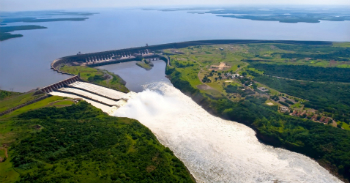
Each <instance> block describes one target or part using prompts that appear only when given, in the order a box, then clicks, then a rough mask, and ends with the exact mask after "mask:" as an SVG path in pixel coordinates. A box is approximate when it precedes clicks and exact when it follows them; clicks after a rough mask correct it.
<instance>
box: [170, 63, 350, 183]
mask: <svg viewBox="0 0 350 183" xmlns="http://www.w3.org/2000/svg"><path fill="white" fill-rule="evenodd" d="M167 73H168V74H170V75H169V76H170V79H171V81H172V83H173V84H174V86H175V87H177V88H179V89H180V90H181V91H183V92H184V93H188V94H190V95H191V96H192V98H193V99H194V100H195V101H196V102H198V103H199V104H201V105H202V106H203V107H204V108H206V109H207V110H209V111H211V112H212V113H214V114H217V115H219V116H222V117H225V118H228V119H230V120H234V121H238V122H241V123H244V124H247V125H249V126H251V127H252V128H254V129H256V131H257V136H258V137H259V138H260V139H261V140H262V141H263V142H265V143H268V144H272V145H274V146H281V147H285V148H287V149H290V150H293V151H296V152H300V153H303V154H305V155H307V156H310V157H312V158H314V159H315V160H317V161H318V162H319V163H320V164H321V165H323V166H325V167H328V168H330V169H331V171H332V172H334V173H338V174H340V175H342V176H344V177H345V178H346V179H348V180H349V179H350V176H349V175H350V141H349V139H350V131H346V130H341V129H339V128H334V127H331V126H326V125H323V124H320V123H315V122H312V121H308V120H306V119H301V118H296V117H292V116H289V115H283V114H281V113H278V112H276V109H275V107H270V106H267V105H265V104H264V103H265V101H266V98H255V97H247V98H246V99H245V100H242V101H239V102H232V101H230V100H228V99H227V98H224V97H222V98H213V97H211V96H210V95H208V94H206V93H203V92H201V91H200V90H198V89H196V88H194V87H193V86H191V84H190V83H189V82H188V81H187V80H186V77H184V75H183V74H182V73H180V72H178V71H177V69H168V71H167Z"/></svg>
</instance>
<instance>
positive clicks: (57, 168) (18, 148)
mask: <svg viewBox="0 0 350 183" xmlns="http://www.w3.org/2000/svg"><path fill="white" fill-rule="evenodd" d="M12 126H14V127H17V128H18V127H21V128H22V130H27V131H22V133H21V134H20V135H18V136H17V138H20V139H19V140H17V141H16V142H15V143H14V144H13V145H12V146H11V150H10V157H9V159H8V160H7V163H9V162H11V163H12V166H13V168H12V170H16V172H18V173H19V178H18V179H17V181H18V182H193V180H192V178H191V176H190V174H189V172H188V171H187V170H186V168H185V166H184V165H183V163H182V162H181V161H179V160H178V159H177V158H176V157H175V156H174V155H173V153H172V152H171V151H170V150H169V149H168V148H165V147H164V146H162V145H161V144H160V143H159V142H158V140H157V139H156V137H155V136H154V135H153V134H152V133H151V131H150V130H148V129H147V128H146V127H144V126H143V125H141V124H140V123H139V122H137V121H136V120H132V119H127V118H116V117H110V116H108V115H106V114H104V113H103V112H101V111H100V110H99V109H96V108H94V107H92V106H91V105H89V104H88V103H86V102H80V103H78V104H76V105H72V106H70V107H65V108H55V107H49V108H43V109H39V110H35V111H29V112H27V113H23V114H20V115H19V116H18V118H14V119H12ZM28 132H30V133H28ZM5 163H6V162H5ZM0 170H1V169H0ZM7 173H8V175H10V173H9V172H7ZM0 175H3V176H4V172H1V173H0ZM3 176H0V178H4V177H3ZM5 180H6V179H5ZM13 180H15V179H14V178H13V179H12V181H13Z"/></svg>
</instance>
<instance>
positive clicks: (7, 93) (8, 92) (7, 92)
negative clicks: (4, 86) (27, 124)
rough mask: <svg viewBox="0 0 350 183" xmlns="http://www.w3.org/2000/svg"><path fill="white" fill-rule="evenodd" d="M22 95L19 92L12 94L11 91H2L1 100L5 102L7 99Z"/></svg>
mask: <svg viewBox="0 0 350 183" xmlns="http://www.w3.org/2000/svg"><path fill="white" fill-rule="evenodd" d="M20 94H21V93H19V92H11V91H5V90H0V100H4V99H6V98H10V97H13V96H16V95H20Z"/></svg>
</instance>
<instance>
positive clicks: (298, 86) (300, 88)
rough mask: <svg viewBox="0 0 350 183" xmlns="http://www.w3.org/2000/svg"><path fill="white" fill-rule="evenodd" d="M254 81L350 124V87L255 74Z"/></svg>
mask: <svg viewBox="0 0 350 183" xmlns="http://www.w3.org/2000/svg"><path fill="white" fill-rule="evenodd" d="M254 80H256V81H258V82H260V83H263V84H265V85H267V86H269V87H271V88H274V89H276V90H279V91H281V92H283V93H287V94H289V95H292V96H296V97H300V98H304V99H306V100H308V102H306V103H305V106H306V107H310V108H314V109H318V110H321V111H324V112H326V113H329V115H330V116H331V117H333V118H334V119H336V120H340V121H344V122H346V123H350V113H349V111H350V85H349V84H337V83H318V82H308V81H295V80H287V79H280V78H274V77H269V76H264V75H258V74H255V78H254Z"/></svg>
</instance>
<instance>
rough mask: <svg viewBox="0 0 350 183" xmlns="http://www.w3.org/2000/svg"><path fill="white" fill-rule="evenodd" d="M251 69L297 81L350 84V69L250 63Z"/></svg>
mask: <svg viewBox="0 0 350 183" xmlns="http://www.w3.org/2000/svg"><path fill="white" fill-rule="evenodd" d="M250 67H253V68H256V69H258V70H261V71H264V74H266V75H271V76H278V77H282V78H290V79H296V80H311V81H333V82H346V83H349V82H350V69H347V68H337V67H328V68H325V67H312V66H307V65H276V64H261V63H258V62H252V63H250Z"/></svg>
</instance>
